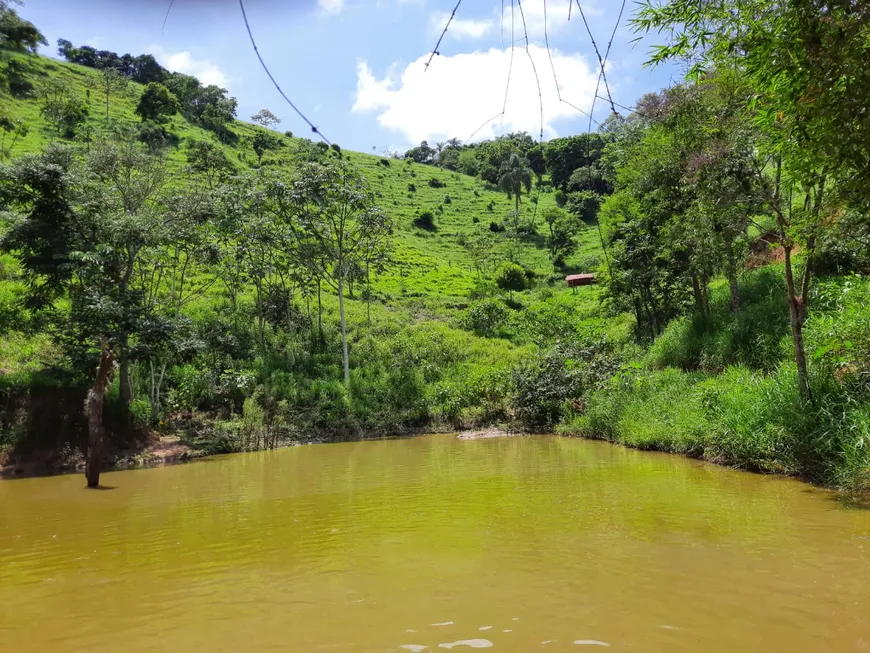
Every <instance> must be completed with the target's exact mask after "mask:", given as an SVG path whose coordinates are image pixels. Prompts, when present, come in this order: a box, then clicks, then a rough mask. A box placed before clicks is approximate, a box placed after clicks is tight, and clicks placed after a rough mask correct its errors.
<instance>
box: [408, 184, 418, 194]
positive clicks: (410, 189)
mask: <svg viewBox="0 0 870 653" xmlns="http://www.w3.org/2000/svg"><path fill="white" fill-rule="evenodd" d="M408 192H409V193H416V192H417V184H408Z"/></svg>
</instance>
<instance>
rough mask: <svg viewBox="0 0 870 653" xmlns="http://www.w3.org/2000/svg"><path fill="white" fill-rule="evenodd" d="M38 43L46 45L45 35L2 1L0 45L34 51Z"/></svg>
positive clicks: (0, 9)
mask: <svg viewBox="0 0 870 653" xmlns="http://www.w3.org/2000/svg"><path fill="white" fill-rule="evenodd" d="M40 45H48V41H47V40H46V38H45V36H43V35H42V33H41V32H40V31H39V30H38V29H36V26H35V25H34V24H33V23H31V22H30V21H27V20H24V19H22V18H21V17H20V16H19V15H18V12H16V11H15V10H14V9H12V8H10V7H8V6H7V5H6V4H5V3H4V5H3V6H2V7H0V47H2V48H7V49H10V50H21V51H25V52H33V53H35V52H36V51H37V49H39V46H40Z"/></svg>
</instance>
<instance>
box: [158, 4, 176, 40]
mask: <svg viewBox="0 0 870 653" xmlns="http://www.w3.org/2000/svg"><path fill="white" fill-rule="evenodd" d="M174 4H175V0H169V7H168V8H167V9H166V15H165V16H164V17H163V27H161V28H160V33H161V34H163V32H165V31H166V21H167V20H169V12H170V11H172V5H174Z"/></svg>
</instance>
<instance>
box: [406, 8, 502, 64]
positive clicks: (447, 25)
mask: <svg viewBox="0 0 870 653" xmlns="http://www.w3.org/2000/svg"><path fill="white" fill-rule="evenodd" d="M502 2H504V0H502ZM461 4H462V0H458V1H457V3H456V6H455V7H453V12H452V13H451V14H450V18H448V19H447V24H446V25H445V26H444V29H443V30H442V31H441V36H439V37H438V42H437V43H436V44H435V49H434V50H432V54H430V55H429V60H428V61H427V62H426V65H425V66H424V68H423V69H424V70H429V64H430V63H432V59H433V58H434V57H435V55H436V54H441V53H440V52H438V48H439V47H440V46H441V40H442V39H443V38H444V35H445V34H447V28H448V27H450V23H452V22H453V18H454V16H456V11H457V10H458V9H459V5H461Z"/></svg>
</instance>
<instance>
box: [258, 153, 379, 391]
mask: <svg viewBox="0 0 870 653" xmlns="http://www.w3.org/2000/svg"><path fill="white" fill-rule="evenodd" d="M269 194H270V196H271V197H272V199H273V202H274V204H273V206H274V209H273V210H274V211H275V213H276V215H277V217H279V219H281V220H282V222H284V223H285V224H287V225H288V226H289V228H290V230H291V233H292V236H293V239H294V241H295V246H296V248H297V250H298V251H299V252H300V256H299V258H300V261H301V262H302V264H303V265H306V266H308V267H310V268H311V269H312V270H313V271H314V272H315V273H316V274H317V276H318V278H321V279H323V280H324V281H326V282H327V283H328V284H329V285H331V286H332V287H333V288H334V289H335V290H336V291H337V293H338V302H339V316H340V321H341V345H342V359H343V365H344V381H345V383H348V382H349V381H350V364H349V358H348V346H347V321H346V318H345V308H344V287H345V285H346V283H347V280H348V277H349V275H350V273H351V271H352V269H353V267H354V265H355V264H359V263H360V262H366V263H367V262H368V260H371V259H374V258H375V257H381V258H382V254H383V253H384V252H386V251H387V250H388V249H389V236H390V233H391V232H392V228H393V221H392V219H391V218H390V217H389V216H387V215H386V214H385V213H384V212H383V211H381V210H380V209H379V208H378V207H377V206H376V204H375V198H374V194H373V193H372V191H371V190H370V189H369V187H368V185H367V183H366V180H365V177H364V176H363V175H362V173H361V172H360V171H359V170H358V169H357V168H355V167H353V166H352V165H351V164H349V163H347V162H346V161H345V160H343V159H327V160H325V161H324V162H322V163H308V164H305V165H303V166H302V167H301V169H300V170H299V172H298V174H297V175H296V176H295V177H294V179H293V180H292V182H291V183H290V184H283V183H281V182H280V181H277V180H275V181H272V182H271V183H270V185H269Z"/></svg>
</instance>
